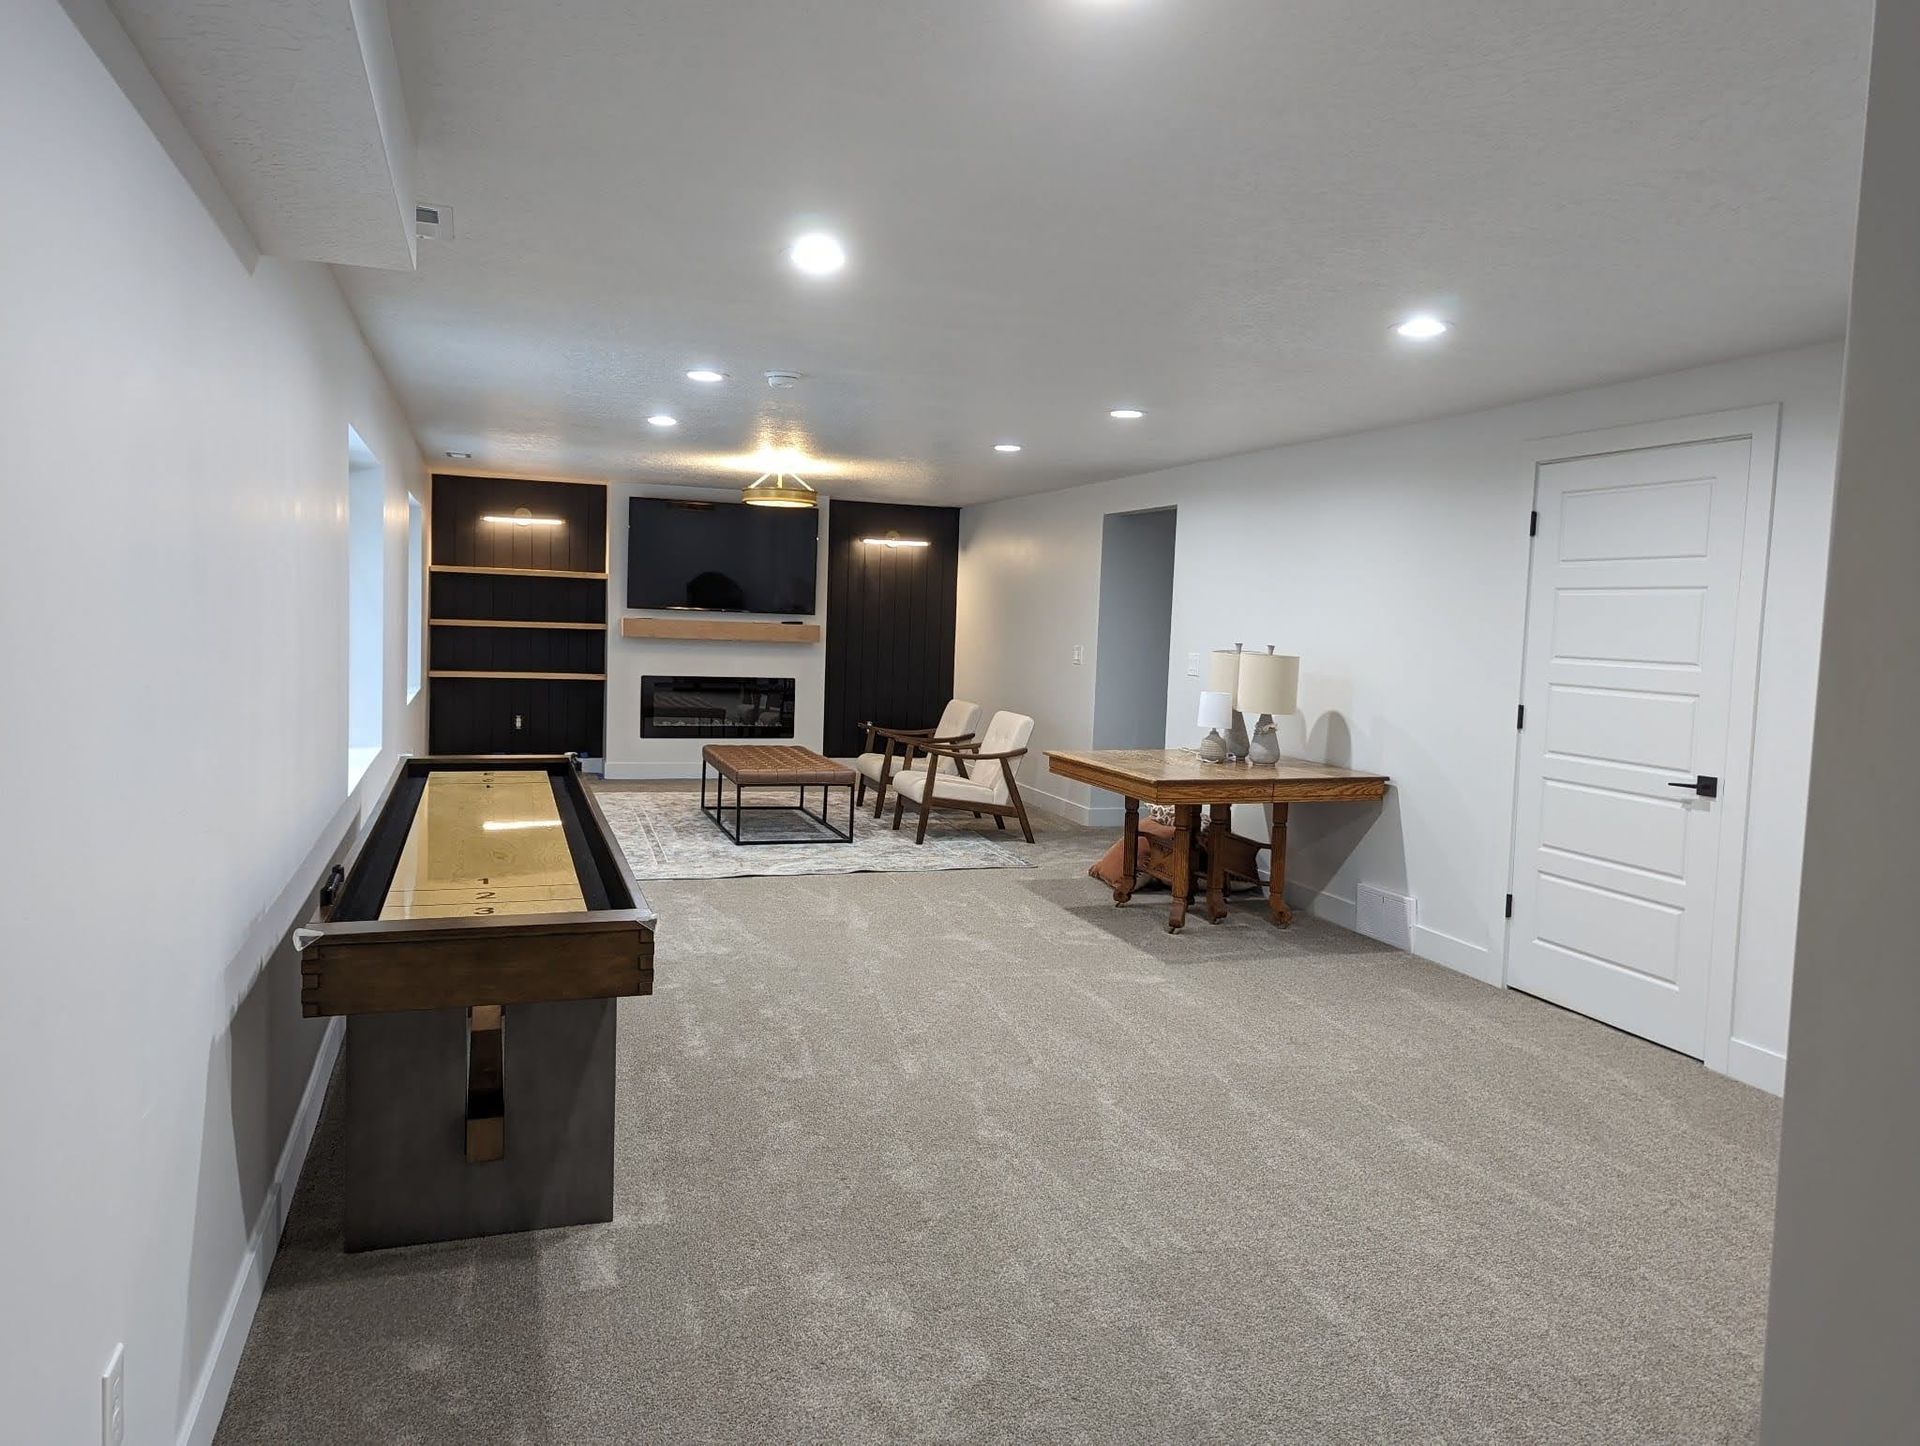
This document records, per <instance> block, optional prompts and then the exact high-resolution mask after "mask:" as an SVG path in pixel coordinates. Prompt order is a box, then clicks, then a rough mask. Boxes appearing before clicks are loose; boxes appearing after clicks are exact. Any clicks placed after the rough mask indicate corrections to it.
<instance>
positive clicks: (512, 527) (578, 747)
mask: <svg viewBox="0 0 1920 1446" xmlns="http://www.w3.org/2000/svg"><path fill="white" fill-rule="evenodd" d="M430 537H431V540H432V553H431V561H430V564H429V568H428V571H429V573H430V577H429V581H428V586H429V589H430V593H431V596H430V604H429V610H428V618H429V622H428V638H429V648H430V652H429V660H428V670H427V676H428V680H429V704H428V722H427V729H428V741H429V747H430V748H431V750H432V751H433V752H435V753H564V752H576V753H582V754H587V755H590V756H597V755H599V754H600V753H601V752H602V747H603V739H602V735H603V729H604V726H605V713H606V676H607V675H606V667H607V489H606V488H605V487H604V486H603V485H600V484H598V483H579V482H536V481H524V480H520V479H517V478H508V477H466V476H455V475H452V474H441V475H437V476H435V477H434V479H433V514H432V525H431V530H430Z"/></svg>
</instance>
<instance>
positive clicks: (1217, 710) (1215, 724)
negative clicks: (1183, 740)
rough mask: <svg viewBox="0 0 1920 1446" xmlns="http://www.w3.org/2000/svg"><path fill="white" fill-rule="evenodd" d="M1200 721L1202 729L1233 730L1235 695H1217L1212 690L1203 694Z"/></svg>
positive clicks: (1201, 696)
mask: <svg viewBox="0 0 1920 1446" xmlns="http://www.w3.org/2000/svg"><path fill="white" fill-rule="evenodd" d="M1198 721H1199V724H1200V726H1201V727H1202V728H1231V727H1232V726H1233V694H1231V693H1216V692H1214V691H1213V690H1211V689H1209V690H1208V691H1206V692H1204V693H1202V694H1201V695H1200V717H1199V720H1198Z"/></svg>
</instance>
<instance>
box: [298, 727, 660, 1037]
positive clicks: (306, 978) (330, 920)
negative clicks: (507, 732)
mask: <svg viewBox="0 0 1920 1446" xmlns="http://www.w3.org/2000/svg"><path fill="white" fill-rule="evenodd" d="M512 769H525V770H538V771H542V772H545V773H547V774H548V775H549V776H550V777H551V778H552V779H553V780H554V783H555V796H556V799H564V800H565V801H566V802H567V803H568V804H569V805H570V810H569V809H563V810H562V813H563V817H564V818H566V822H567V825H568V840H569V845H570V847H571V848H572V852H573V858H574V864H575V868H576V871H577V872H579V873H580V874H581V875H582V877H581V880H580V882H581V885H582V888H583V891H585V893H586V895H587V897H588V899H589V905H588V908H587V910H586V911H585V912H572V913H562V914H501V915H492V916H487V917H471V916H469V917H461V918H452V919H444V918H441V919H380V918H378V917H377V913H378V910H377V908H376V909H375V910H374V911H373V912H374V914H375V915H376V917H370V918H369V917H349V916H351V915H355V914H362V915H364V914H365V913H366V906H365V905H366V900H367V898H368V897H369V896H370V895H371V894H372V893H373V891H374V890H375V888H376V887H377V889H378V892H379V894H380V895H381V896H384V893H385V888H386V876H388V875H390V873H391V868H392V864H391V861H390V860H389V859H388V858H386V857H385V856H384V855H383V850H390V849H391V848H392V847H393V846H394V843H395V839H396V837H397V838H399V839H402V840H403V839H404V837H405V834H406V830H407V827H408V826H409V825H410V823H411V821H412V815H413V811H414V808H415V807H416V806H417V802H418V799H419V797H420V791H421V788H423V787H424V782H425V779H426V776H427V775H428V774H430V773H434V772H442V771H449V770H512ZM569 812H570V815H571V816H570V817H568V816H567V815H568V814H569ZM343 869H344V877H343V878H342V880H341V881H340V883H339V885H338V887H337V888H335V889H333V890H331V891H329V892H326V893H324V894H323V897H324V898H325V900H326V901H325V902H323V903H322V904H321V906H320V908H319V909H318V910H317V911H316V912H315V914H314V916H313V919H312V921H311V922H310V924H309V926H308V928H307V929H305V930H303V931H302V934H301V944H302V949H301V956H300V970H301V980H300V984H301V988H300V1012H301V1013H302V1014H303V1015H305V1016H306V1017H308V1018H314V1017H319V1016H325V1015H335V1014H381V1013H389V1012H393V1011H397V1010H409V1009H449V1008H459V1007H464V1006H472V1005H497V1004H535V1003H552V1002H558V1001H564V1000H577V999H617V998H622V997H625V996H629V995H640V994H651V993H652V992H653V931H654V922H655V916H654V913H653V911H652V910H651V909H650V908H648V907H647V905H646V901H645V898H644V897H643V895H642V894H641V892H640V887H639V885H638V884H637V883H635V881H634V878H633V874H632V871H631V870H630V869H629V868H628V867H627V861H626V856H625V855H624V854H623V853H622V852H621V850H620V845H619V842H618V840H616V839H615V838H614V836H613V831H612V829H611V828H609V827H608V825H607V820H606V817H605V815H604V814H602V813H601V811H600V806H599V804H598V803H597V802H596V801H595V800H594V797H593V792H592V790H591V789H589V788H588V787H587V786H586V783H585V781H584V779H583V778H582V776H581V773H580V770H579V766H578V764H577V762H576V760H575V759H574V758H573V757H572V755H569V754H557V755H555V754H512V755H501V754H487V755H455V756H438V757H436V756H426V757H418V758H409V759H406V760H405V761H404V762H402V764H401V765H400V767H399V769H398V770H397V771H396V772H395V774H394V777H393V781H392V782H391V783H389V784H388V786H387V791H386V792H385V793H384V794H383V795H382V796H381V799H380V805H379V807H378V808H377V809H376V810H375V812H374V815H373V820H372V822H371V823H370V824H369V826H368V827H367V828H366V829H365V830H364V831H363V832H362V833H361V836H360V838H359V840H358V841H357V842H356V843H355V845H354V847H353V850H352V851H351V852H350V853H349V855H348V856H347V858H346V860H345V862H344V864H343Z"/></svg>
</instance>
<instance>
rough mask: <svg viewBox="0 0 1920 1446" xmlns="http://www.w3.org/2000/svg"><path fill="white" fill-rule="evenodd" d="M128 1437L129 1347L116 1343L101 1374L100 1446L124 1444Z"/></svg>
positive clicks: (119, 1445)
mask: <svg viewBox="0 0 1920 1446" xmlns="http://www.w3.org/2000/svg"><path fill="white" fill-rule="evenodd" d="M126 1439H127V1348H126V1346H125V1345H124V1344H119V1345H115V1346H114V1348H113V1354H112V1355H111V1356H109V1357H107V1369H106V1370H105V1371H104V1372H102V1373H101V1376H100V1446H124V1443H125V1441H126Z"/></svg>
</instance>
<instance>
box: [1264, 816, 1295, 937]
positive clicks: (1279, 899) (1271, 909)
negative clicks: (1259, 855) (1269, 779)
mask: <svg viewBox="0 0 1920 1446" xmlns="http://www.w3.org/2000/svg"><path fill="white" fill-rule="evenodd" d="M1272 844H1273V858H1272V860H1271V864H1272V867H1271V869H1270V870H1269V872H1268V878H1267V911H1268V913H1270V914H1271V915H1272V916H1273V922H1274V923H1276V924H1278V925H1279V926H1280V927H1281V928H1283V929H1284V928H1285V927H1286V926H1287V925H1289V924H1291V923H1292V922H1293V910H1291V909H1289V908H1288V907H1287V806H1286V805H1285V804H1284V803H1276V804H1275V805H1274V806H1273V836H1272Z"/></svg>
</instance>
